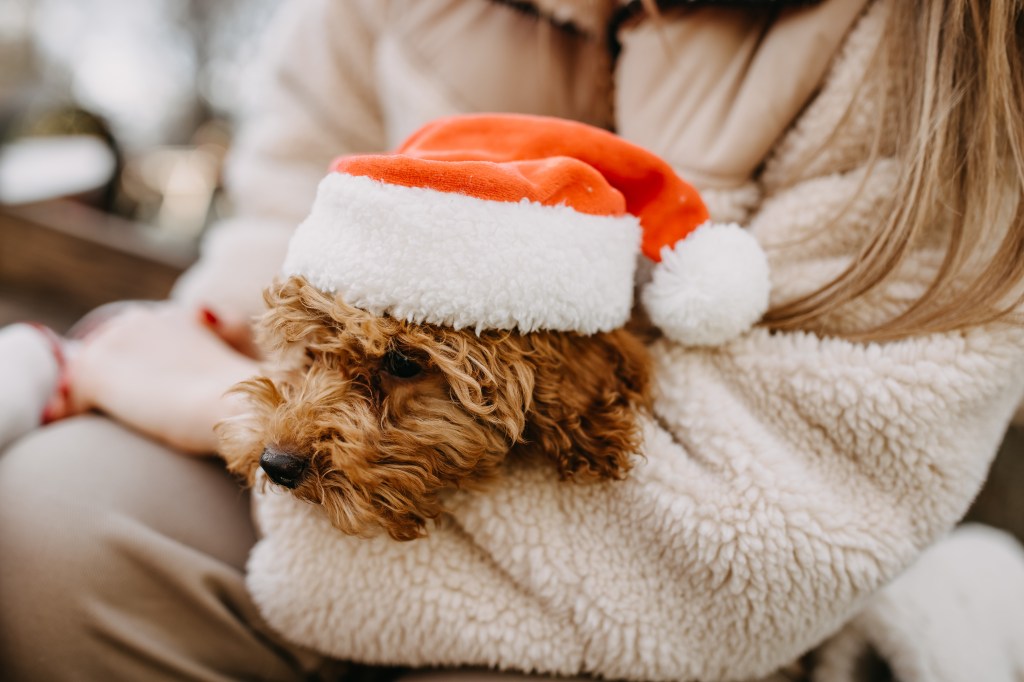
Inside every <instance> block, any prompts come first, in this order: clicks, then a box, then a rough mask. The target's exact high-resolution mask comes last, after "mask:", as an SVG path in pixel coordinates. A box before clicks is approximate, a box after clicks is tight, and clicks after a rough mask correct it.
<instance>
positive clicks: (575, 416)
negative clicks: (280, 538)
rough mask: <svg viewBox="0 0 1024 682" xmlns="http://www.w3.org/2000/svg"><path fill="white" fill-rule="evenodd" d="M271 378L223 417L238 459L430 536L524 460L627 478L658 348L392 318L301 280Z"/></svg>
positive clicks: (317, 499)
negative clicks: (436, 523) (455, 505)
mask: <svg viewBox="0 0 1024 682" xmlns="http://www.w3.org/2000/svg"><path fill="white" fill-rule="evenodd" d="M264 298H265V301H266V303H267V306H268V310H267V312H266V313H265V314H264V315H263V317H262V318H261V319H260V320H259V322H258V338H259V342H260V345H261V347H262V348H263V350H264V352H265V353H266V357H267V358H268V360H269V366H270V369H269V370H268V371H267V373H266V374H265V375H263V376H258V377H255V378H252V379H249V380H248V381H245V382H242V383H241V384H239V385H238V386H237V387H235V389H234V391H235V392H237V393H239V394H241V395H243V396H244V397H245V398H246V400H247V403H248V405H249V411H248V413H247V414H245V415H243V416H241V417H238V418H235V419H232V420H229V421H227V422H225V423H223V424H221V425H220V426H219V427H218V431H219V435H220V437H221V443H222V447H221V454H222V455H223V457H224V458H225V459H226V461H227V463H228V468H229V469H230V470H231V471H233V472H235V473H237V474H239V475H240V476H242V477H243V478H244V479H245V480H246V481H247V482H248V483H249V484H250V485H252V484H255V483H257V481H258V477H257V473H258V472H259V471H260V470H262V471H263V472H264V473H265V479H264V483H263V484H264V485H265V484H266V481H268V480H269V481H270V482H273V483H275V484H277V485H280V486H283V487H284V488H287V489H289V490H290V491H291V493H292V494H294V495H295V496H296V497H298V498H299V499H302V500H305V501H307V502H309V503H312V504H315V505H318V506H320V507H321V508H322V509H323V511H324V513H325V514H326V515H327V518H329V519H330V522H331V523H332V524H333V525H334V527H335V528H337V529H338V530H339V531H341V532H343V533H347V534H350V535H357V536H371V535H373V534H375V533H378V532H381V531H383V532H386V533H387V534H388V535H390V536H391V537H392V538H394V539H395V540H412V539H415V538H419V537H422V536H423V535H424V534H425V532H426V526H427V523H428V521H429V520H431V519H435V518H437V517H438V516H439V515H440V514H441V513H442V512H443V510H444V499H445V496H446V494H447V493H448V492H449V491H452V490H455V489H460V488H478V487H479V486H481V485H485V484H487V483H488V482H491V481H494V479H496V478H498V476H499V472H500V471H501V468H502V463H503V462H504V461H505V460H506V458H509V457H518V458H529V459H540V460H546V461H548V462H550V464H551V465H553V466H554V468H555V469H556V470H557V472H558V475H559V476H560V477H561V478H562V479H564V480H566V481H570V482H573V483H587V482H594V481H604V480H614V479H621V478H623V477H624V476H625V475H626V474H627V473H628V472H629V470H630V467H631V464H632V458H633V457H634V455H635V453H637V452H638V450H639V448H640V443H641V433H640V418H641V415H643V414H645V413H647V412H649V410H650V404H651V359H650V357H649V355H648V351H647V348H646V345H645V344H644V342H643V341H642V340H641V338H640V336H639V335H637V334H635V333H633V332H632V331H630V330H627V329H626V328H619V329H615V330H612V331H609V332H599V333H596V334H590V335H582V334H578V333H574V332H556V331H535V332H530V333H519V332H515V331H503V330H489V331H482V332H480V333H479V334H478V333H476V332H474V331H472V330H466V329H461V330H456V329H452V328H450V327H445V326H438V325H431V324H416V323H411V322H405V321H402V320H400V319H395V318H393V317H389V316H386V315H385V316H377V315H374V314H372V313H369V312H366V311H364V310H361V309H359V308H355V307H353V306H351V305H348V304H347V303H345V302H344V301H343V300H342V299H341V297H339V296H335V295H332V294H329V293H325V292H323V291H321V290H319V289H318V288H316V287H314V286H312V285H311V284H310V283H309V282H308V281H306V280H305V279H304V278H302V277H297V276H293V277H289V278H287V279H285V280H283V281H281V282H279V283H277V284H275V285H274V286H272V287H271V288H269V289H268V290H267V291H266V293H265V297H264Z"/></svg>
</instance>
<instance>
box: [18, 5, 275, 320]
mask: <svg viewBox="0 0 1024 682" xmlns="http://www.w3.org/2000/svg"><path fill="white" fill-rule="evenodd" d="M280 1H281V0H133V1H132V2H124V1H123V0H0V325H3V324H6V323H8V322H10V321H14V320H19V319H33V320H40V321H43V322H45V323H48V324H50V325H51V326H53V327H55V328H57V329H61V330H63V329H66V328H67V327H68V326H69V325H70V324H71V323H72V322H74V321H75V320H76V319H77V318H78V317H80V316H81V315H82V314H84V313H85V312H87V311H88V310H90V309H91V308H93V307H95V306H96V305H99V304H101V303H104V302H107V301H111V300H120V299H126V298H161V297H163V296H164V295H165V294H166V293H167V290H168V289H169V288H170V285H171V283H172V282H173V281H174V279H175V278H176V277H177V275H178V273H180V271H181V270H182V269H184V268H185V267H187V266H188V265H189V263H190V262H191V261H192V260H193V259H194V258H195V254H196V244H197V240H198V239H199V237H200V236H201V234H202V232H203V231H204V229H205V228H206V227H207V226H208V225H209V224H210V223H211V222H212V221H214V220H216V219H217V217H218V216H220V215H223V214H224V213H226V212H227V211H229V210H230V207H229V206H227V205H226V203H225V199H224V198H223V196H222V192H221V186H220V177H221V164H222V160H223V158H224V155H225V153H226V152H227V150H228V149H229V148H230V146H231V139H232V130H233V122H234V121H235V120H236V119H237V116H238V112H239V110H240V108H241V107H242V93H243V92H244V91H245V81H246V78H247V73H248V72H249V69H248V65H249V64H250V63H251V62H252V60H253V57H254V55H255V54H256V53H257V50H258V45H259V40H260V36H261V34H262V31H263V29H264V28H265V27H266V25H267V23H268V22H269V21H270V19H271V17H272V14H273V10H274V9H275V7H276V5H277V4H278V3H279V2H280Z"/></svg>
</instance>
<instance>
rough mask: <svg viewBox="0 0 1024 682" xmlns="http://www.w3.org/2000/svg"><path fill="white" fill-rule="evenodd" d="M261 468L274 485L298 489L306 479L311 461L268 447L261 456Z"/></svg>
mask: <svg viewBox="0 0 1024 682" xmlns="http://www.w3.org/2000/svg"><path fill="white" fill-rule="evenodd" d="M260 467H262V468H263V470H264V471H265V472H267V476H269V477H270V480H271V481H273V482H274V483H277V484H278V485H283V486H284V487H285V488H296V487H298V485H299V484H300V483H302V479H303V478H305V477H306V470H307V469H308V468H309V460H307V459H304V458H302V457H296V456H295V455H290V454H288V453H287V452H281V451H280V450H278V449H276V448H272V447H267V448H266V449H265V450H264V451H263V454H262V455H260Z"/></svg>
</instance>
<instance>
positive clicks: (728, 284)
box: [284, 115, 769, 345]
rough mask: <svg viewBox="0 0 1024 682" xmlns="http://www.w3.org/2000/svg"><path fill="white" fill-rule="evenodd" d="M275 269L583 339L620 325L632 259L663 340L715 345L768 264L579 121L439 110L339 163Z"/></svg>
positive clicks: (756, 297)
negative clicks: (383, 144)
mask: <svg viewBox="0 0 1024 682" xmlns="http://www.w3.org/2000/svg"><path fill="white" fill-rule="evenodd" d="M331 170H332V172H331V173H330V174H329V175H328V176H327V177H326V178H325V179H324V180H323V181H322V183H321V184H320V187H319V190H318V192H317V197H316V201H315V202H314V205H313V210H312V213H311V214H310V216H309V218H307V219H306V221H305V222H303V223H302V225H300V226H299V228H298V231H297V232H296V234H295V236H294V238H293V239H292V242H291V245H290V248H289V253H288V256H287V259H286V261H285V265H284V274H285V275H289V276H290V275H301V276H303V277H305V278H306V279H307V280H309V281H310V282H311V283H312V284H313V285H314V286H316V287H318V288H320V289H322V290H324V291H330V292H334V293H337V294H339V295H340V296H341V297H342V298H343V299H344V300H345V301H346V302H348V303H349V304H351V305H354V306H356V307H359V308H362V309H364V310H368V311H371V312H373V313H375V314H378V315H382V314H387V315H390V316H392V317H396V318H401V319H405V320H409V321H412V322H419V323H430V324H438V325H445V326H450V327H455V328H471V329H474V330H476V331H482V330H486V329H508V330H512V329H514V330H518V331H520V332H524V333H526V332H532V331H536V330H541V329H547V330H555V331H572V332H577V333H580V334H593V333H596V332H600V331H608V330H611V329H614V328H616V327H619V326H621V325H623V324H624V323H625V322H626V320H627V319H628V318H629V315H630V312H631V309H632V307H633V293H634V279H635V274H636V268H637V264H638V257H639V256H640V254H643V256H645V257H646V258H648V259H650V260H651V261H653V262H654V263H656V264H657V265H656V266H655V268H654V271H653V278H652V280H651V282H650V283H648V284H647V285H646V286H645V288H644V291H643V294H642V296H643V302H644V305H645V307H646V309H647V311H648V314H649V315H650V317H651V320H652V321H653V322H654V323H655V324H657V325H658V326H659V327H661V328H662V330H663V331H664V332H665V333H666V335H668V336H670V337H672V338H674V339H676V340H678V341H680V342H683V343H686V344H690V345H713V344H718V343H721V342H724V341H726V340H728V339H730V338H733V337H734V336H736V335H738V334H739V333H741V332H743V331H744V330H746V329H748V328H749V327H750V326H751V325H752V324H754V323H755V322H757V320H759V319H760V317H761V316H762V315H763V314H764V311H765V309H766V307H767V304H768V289H769V281H768V266H767V262H766V259H765V257H764V254H763V252H762V251H761V249H760V247H759V246H758V244H757V242H756V241H755V240H754V238H753V237H752V236H751V235H750V234H749V233H748V232H747V231H746V230H744V229H742V228H741V227H739V226H738V225H719V224H714V223H711V222H709V221H708V212H707V209H706V207H705V206H704V203H703V202H702V201H701V199H700V196H699V195H698V194H697V192H696V190H694V189H693V188H692V187H691V186H690V185H688V184H687V183H685V182H684V181H683V180H682V179H680V178H679V177H678V176H677V175H676V174H675V172H674V171H673V170H672V168H671V167H670V166H669V165H668V164H667V163H666V162H665V161H663V160H662V159H660V158H658V157H657V156H655V155H654V154H652V153H650V152H648V151H647V150H645V149H642V148H641V147H638V146H636V145H634V144H631V143H629V142H627V141H625V140H623V139H622V138H620V137H618V136H616V135H614V134H612V133H609V132H607V131H604V130H600V129H598V128H594V127H592V126H588V125H584V124H581V123H576V122H573V121H565V120H561V119H553V118H545V117H537V116H524V115H469V116H456V117H452V118H446V119H441V120H438V121H435V122H433V123H430V124H428V125H426V126H425V127H423V128H421V129H420V130H419V131H418V132H416V133H415V134H413V135H412V137H410V138H409V139H408V140H406V142H405V143H404V144H402V146H401V147H399V148H398V149H397V150H396V151H395V153H393V154H384V155H360V156H348V157H343V158H341V159H338V160H337V161H336V162H335V163H334V164H333V167H332V169H331Z"/></svg>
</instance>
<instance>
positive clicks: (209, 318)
mask: <svg viewBox="0 0 1024 682" xmlns="http://www.w3.org/2000/svg"><path fill="white" fill-rule="evenodd" d="M200 312H201V313H202V315H203V321H204V322H206V324H208V325H210V326H211V327H216V326H218V325H219V324H220V318H219V317H217V316H216V315H215V314H214V313H213V311H212V310H210V309H209V308H203V309H202V310H201V311H200Z"/></svg>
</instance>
